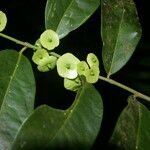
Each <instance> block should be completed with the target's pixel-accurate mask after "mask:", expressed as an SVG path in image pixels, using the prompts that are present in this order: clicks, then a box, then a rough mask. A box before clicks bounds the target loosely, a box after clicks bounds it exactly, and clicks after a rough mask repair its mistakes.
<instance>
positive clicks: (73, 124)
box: [12, 84, 103, 150]
mask: <svg viewBox="0 0 150 150" xmlns="http://www.w3.org/2000/svg"><path fill="white" fill-rule="evenodd" d="M102 115H103V105H102V99H101V97H100V95H99V93H98V92H97V91H96V89H95V88H94V87H93V86H92V85H90V84H86V85H84V86H83V87H82V88H81V89H80V91H79V92H78V94H77V96H76V99H75V101H74V103H73V104H72V106H71V107H70V108H69V109H67V110H58V109H53V108H51V107H48V106H41V107H39V108H37V109H36V110H35V112H34V113H33V114H32V115H31V116H30V117H29V118H28V120H27V121H26V122H25V123H24V125H23V126H22V129H21V130H20V132H19V133H18V136H17V139H16V140H15V142H14V144H13V148H12V150H31V149H68V150H69V149H70V150H72V149H82V150H84V149H85V150H87V149H90V147H91V146H92V144H93V142H94V141H95V139H96V136H97V134H98V132H99V129H100V124H101V120H102Z"/></svg>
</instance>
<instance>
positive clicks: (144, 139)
mask: <svg viewBox="0 0 150 150" xmlns="http://www.w3.org/2000/svg"><path fill="white" fill-rule="evenodd" d="M110 143H111V144H113V145H115V146H116V149H120V150H149V148H150V111H149V110H148V109H147V108H146V107H145V106H144V105H143V104H141V103H140V102H138V101H137V100H136V99H134V97H133V96H131V97H129V101H128V106H127V107H126V108H125V109H124V110H123V112H122V113H121V115H120V117H119V120H118V122H117V125H116V127H115V130H114V133H113V135H112V137H111V140H110Z"/></svg>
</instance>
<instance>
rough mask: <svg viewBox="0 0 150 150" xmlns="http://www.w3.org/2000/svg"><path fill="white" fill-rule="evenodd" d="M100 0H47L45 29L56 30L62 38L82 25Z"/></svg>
mask: <svg viewBox="0 0 150 150" xmlns="http://www.w3.org/2000/svg"><path fill="white" fill-rule="evenodd" d="M99 4H100V0H65V1H64V0H47V4H46V9H45V26H46V29H52V30H54V31H56V32H57V33H58V35H59V38H63V37H64V36H66V35H67V34H68V33H69V32H71V31H72V30H75V29H76V28H78V27H79V26H80V25H82V24H83V23H84V22H85V21H86V20H87V19H88V18H89V17H90V16H91V15H92V14H93V13H94V11H95V10H96V9H97V8H98V6H99Z"/></svg>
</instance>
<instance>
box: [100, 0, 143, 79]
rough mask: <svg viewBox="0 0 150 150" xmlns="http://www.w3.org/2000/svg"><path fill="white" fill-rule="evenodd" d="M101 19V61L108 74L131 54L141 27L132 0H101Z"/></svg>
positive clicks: (115, 70)
mask: <svg viewBox="0 0 150 150" xmlns="http://www.w3.org/2000/svg"><path fill="white" fill-rule="evenodd" d="M101 19H102V21H101V36H102V41H103V51H102V56H103V63H104V67H105V70H106V72H107V74H108V76H110V75H112V74H114V73H116V72H117V71H118V70H120V69H121V68H122V67H123V66H124V65H125V64H126V63H127V62H128V60H129V59H130V57H131V56H132V54H133V52H134V50H135V48H136V46H137V43H138V42H139V39H140V37H141V27H140V24H139V20H138V16H137V10H136V7H135V4H134V2H133V0H102V1H101Z"/></svg>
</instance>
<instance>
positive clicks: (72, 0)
mask: <svg viewBox="0 0 150 150" xmlns="http://www.w3.org/2000/svg"><path fill="white" fill-rule="evenodd" d="M73 2H74V0H71V1H70V4H69V5H68V7H67V9H66V10H65V11H64V13H63V14H62V17H61V19H60V21H59V22H58V25H57V29H56V31H57V30H58V28H59V26H60V24H61V22H62V18H64V16H65V14H66V12H67V11H68V10H69V8H70V7H71V5H72V3H73Z"/></svg>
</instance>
